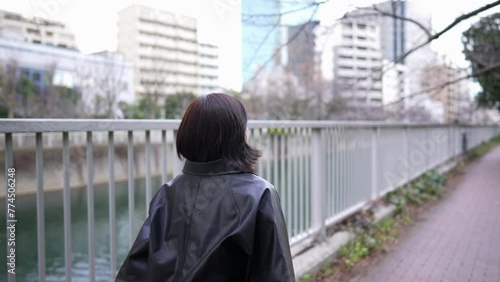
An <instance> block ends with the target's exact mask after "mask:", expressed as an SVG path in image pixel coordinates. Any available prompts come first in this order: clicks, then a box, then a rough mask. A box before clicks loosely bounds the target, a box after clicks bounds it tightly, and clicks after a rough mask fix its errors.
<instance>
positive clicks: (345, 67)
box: [339, 66, 353, 70]
mask: <svg viewBox="0 0 500 282" xmlns="http://www.w3.org/2000/svg"><path fill="white" fill-rule="evenodd" d="M339 68H340V69H341V70H352V69H353V68H352V67H351V66H340V67H339Z"/></svg>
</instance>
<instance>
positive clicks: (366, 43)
mask: <svg viewBox="0 0 500 282" xmlns="http://www.w3.org/2000/svg"><path fill="white" fill-rule="evenodd" d="M334 38H335V40H334V41H335V42H337V43H336V44H335V45H336V46H335V47H334V55H333V60H334V63H333V72H334V93H335V95H336V96H338V97H342V98H345V99H346V100H347V101H348V103H349V104H350V105H352V106H358V107H363V106H374V107H377V106H382V77H381V67H382V55H381V52H380V27H379V26H378V24H377V23H376V22H373V21H371V20H369V19H367V18H363V17H353V18H347V19H345V20H343V21H342V22H341V23H340V24H338V25H337V26H336V27H335V31H334Z"/></svg>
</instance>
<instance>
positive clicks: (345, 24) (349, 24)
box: [342, 23, 352, 28]
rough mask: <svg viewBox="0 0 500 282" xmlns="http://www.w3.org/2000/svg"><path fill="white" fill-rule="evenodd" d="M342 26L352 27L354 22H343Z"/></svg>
mask: <svg viewBox="0 0 500 282" xmlns="http://www.w3.org/2000/svg"><path fill="white" fill-rule="evenodd" d="M342 26H343V27H345V28H352V23H343V24H342Z"/></svg>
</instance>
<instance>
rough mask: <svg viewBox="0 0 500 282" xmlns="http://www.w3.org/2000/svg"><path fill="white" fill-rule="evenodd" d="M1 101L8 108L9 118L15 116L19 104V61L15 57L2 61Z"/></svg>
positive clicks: (0, 69)
mask: <svg viewBox="0 0 500 282" xmlns="http://www.w3.org/2000/svg"><path fill="white" fill-rule="evenodd" d="M0 65H1V66H0V94H1V95H0V101H1V102H2V104H3V105H5V107H6V108H7V111H8V115H7V116H8V118H14V111H15V109H16V105H17V87H18V82H19V79H18V71H19V66H18V62H17V60H16V59H14V58H10V59H8V61H6V62H5V65H4V63H0Z"/></svg>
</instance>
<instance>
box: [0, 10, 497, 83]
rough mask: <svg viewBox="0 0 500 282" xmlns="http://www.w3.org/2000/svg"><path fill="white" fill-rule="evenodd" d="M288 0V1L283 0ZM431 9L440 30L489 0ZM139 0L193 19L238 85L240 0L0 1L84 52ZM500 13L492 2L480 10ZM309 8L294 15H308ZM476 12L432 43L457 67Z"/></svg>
mask: <svg viewBox="0 0 500 282" xmlns="http://www.w3.org/2000/svg"><path fill="white" fill-rule="evenodd" d="M287 1H290V0H287ZM292 1H293V0H292ZM376 2H381V1H374V0H364V1H361V0H350V1H349V0H331V1H329V2H328V3H326V4H323V5H322V6H321V8H320V10H319V11H318V16H317V17H316V18H318V19H320V20H328V19H332V18H338V17H340V16H342V15H343V14H344V13H345V12H346V11H348V10H350V9H353V8H354V7H355V6H366V5H370V4H373V3H376ZM416 2H419V3H420V4H421V5H422V7H424V8H426V9H429V10H430V11H431V13H432V21H433V29H434V30H435V31H439V30H441V29H442V28H444V27H445V26H446V25H448V24H449V23H451V22H452V21H453V20H454V19H455V18H456V17H458V16H459V15H461V14H462V13H466V12H469V11H471V10H473V9H475V8H477V7H480V6H483V5H485V4H487V3H490V2H493V0H475V1H474V0H466V1H457V0H416ZM132 3H138V4H142V5H146V6H151V7H153V8H158V9H164V10H170V11H173V12H176V13H180V14H184V15H188V16H192V17H195V18H197V20H198V31H199V37H200V40H201V41H204V42H209V43H214V44H216V45H218V46H219V50H220V83H221V85H222V86H224V87H228V88H233V89H237V90H239V89H240V88H241V26H240V24H239V23H240V20H241V18H240V12H241V11H240V4H239V3H240V0H182V1H167V0H162V1H160V0H143V1H132V0H85V1H83V0H15V1H13V0H0V9H4V10H9V11H13V12H18V13H22V14H23V15H25V16H33V15H38V16H43V17H48V18H51V19H54V20H59V21H62V22H65V23H67V24H68V26H69V27H70V28H71V30H72V31H73V32H74V33H75V35H76V40H77V45H78V47H79V48H80V50H81V51H82V52H84V53H91V52H96V51H101V50H110V51H114V50H116V44H117V20H118V16H117V12H118V11H120V10H121V9H123V8H125V7H127V6H129V5H130V4H132ZM493 12H500V8H499V7H496V8H493V9H491V10H489V11H487V12H484V13H482V14H480V16H484V15H487V14H491V13H493ZM309 16H310V11H304V12H302V13H300V14H296V15H294V17H293V18H294V19H295V20H298V19H301V18H303V19H304V20H306V19H308V18H309ZM478 19H479V17H475V18H473V19H472V20H469V21H466V22H464V23H462V24H460V25H458V26H457V27H456V28H455V29H453V30H451V31H450V32H449V33H447V34H446V35H445V36H443V37H442V38H440V39H438V40H437V41H435V43H433V45H432V46H433V48H434V49H435V50H436V51H438V52H439V53H441V54H446V55H447V56H448V57H449V59H451V60H452V61H453V62H454V63H456V64H458V65H460V66H466V62H465V60H464V58H463V55H462V53H461V51H462V44H461V39H460V37H461V33H462V32H463V31H464V30H465V29H467V27H468V26H470V24H471V23H473V22H475V21H477V20H478Z"/></svg>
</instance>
